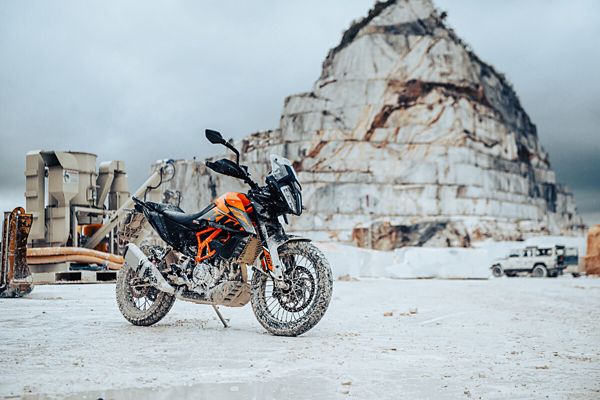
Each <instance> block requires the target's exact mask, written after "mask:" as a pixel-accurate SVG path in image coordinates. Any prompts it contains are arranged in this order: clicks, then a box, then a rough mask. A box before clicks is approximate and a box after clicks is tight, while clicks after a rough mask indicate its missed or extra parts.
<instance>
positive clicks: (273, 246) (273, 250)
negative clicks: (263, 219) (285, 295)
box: [258, 223, 288, 290]
mask: <svg viewBox="0 0 600 400" xmlns="http://www.w3.org/2000/svg"><path fill="white" fill-rule="evenodd" d="M258 226H259V228H260V233H261V236H262V237H263V242H264V243H265V244H266V245H267V250H268V251H269V256H270V258H271V260H270V261H271V265H272V266H273V268H268V271H269V274H270V275H271V277H272V278H273V282H274V283H275V286H277V287H278V288H280V289H283V290H286V289H287V288H288V284H287V283H285V281H284V280H283V263H282V262H281V259H280V258H279V249H278V248H279V245H280V244H281V243H280V241H278V240H277V239H276V237H275V236H269V234H268V232H267V228H266V227H265V225H264V223H259V224H258Z"/></svg>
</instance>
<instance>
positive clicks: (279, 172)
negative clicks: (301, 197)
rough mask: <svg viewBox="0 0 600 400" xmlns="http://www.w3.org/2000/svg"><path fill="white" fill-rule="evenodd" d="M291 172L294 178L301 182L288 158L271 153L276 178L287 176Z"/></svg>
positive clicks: (272, 171)
mask: <svg viewBox="0 0 600 400" xmlns="http://www.w3.org/2000/svg"><path fill="white" fill-rule="evenodd" d="M286 166H288V167H289V168H286ZM290 171H291V173H292V174H293V178H294V179H295V180H296V182H298V183H299V182H300V180H299V179H298V175H297V174H296V171H295V170H294V167H293V166H292V163H291V162H290V160H288V159H287V158H284V157H281V156H278V155H276V154H271V173H272V175H273V177H274V178H275V179H277V180H278V181H280V180H282V179H284V178H286V177H287V176H289V174H290Z"/></svg>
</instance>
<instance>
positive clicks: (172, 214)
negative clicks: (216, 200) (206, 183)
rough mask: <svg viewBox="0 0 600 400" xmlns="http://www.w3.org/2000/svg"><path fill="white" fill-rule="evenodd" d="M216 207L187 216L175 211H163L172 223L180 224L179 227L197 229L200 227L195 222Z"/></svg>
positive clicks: (211, 206) (209, 207)
mask: <svg viewBox="0 0 600 400" xmlns="http://www.w3.org/2000/svg"><path fill="white" fill-rule="evenodd" d="M213 207H214V205H212V204H211V205H210V206H208V207H206V208H205V209H204V210H202V211H200V212H197V213H195V214H186V213H184V212H180V211H175V210H165V211H163V212H162V213H163V215H164V216H165V217H167V218H168V219H170V220H171V221H173V222H175V223H178V224H179V225H183V226H185V227H188V228H197V227H198V226H199V223H198V222H194V221H196V220H198V219H200V218H201V217H202V216H203V215H204V214H206V213H207V212H209V211H210V210H211V209H212V208H213Z"/></svg>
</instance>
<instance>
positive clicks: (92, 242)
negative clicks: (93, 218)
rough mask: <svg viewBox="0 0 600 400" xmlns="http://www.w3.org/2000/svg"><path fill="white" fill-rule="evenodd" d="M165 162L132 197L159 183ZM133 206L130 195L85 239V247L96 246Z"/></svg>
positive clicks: (138, 195)
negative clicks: (100, 226)
mask: <svg viewBox="0 0 600 400" xmlns="http://www.w3.org/2000/svg"><path fill="white" fill-rule="evenodd" d="M165 165H166V164H165V163H163V164H162V165H161V166H160V167H159V168H157V169H156V170H155V171H154V172H153V173H152V175H150V177H149V178H148V180H146V182H144V184H143V185H142V186H140V188H139V189H138V190H137V192H135V193H134V194H133V197H141V196H142V195H143V194H144V193H145V192H146V190H147V189H148V188H151V187H155V186H157V185H158V184H159V183H160V177H161V171H162V170H163V168H164V167H165ZM132 206H133V199H132V197H130V198H129V199H128V200H127V201H126V202H125V203H124V204H123V205H122V206H121V208H119V209H118V210H117V211H116V212H115V213H114V214H113V215H111V216H110V217H109V220H108V222H107V223H105V224H104V225H102V228H100V229H98V230H97V231H96V233H94V235H92V237H91V238H90V239H89V240H88V241H87V243H86V244H85V247H86V248H88V249H93V248H94V247H96V246H98V244H100V242H101V241H102V240H103V239H104V238H105V237H106V235H107V234H108V233H109V232H110V231H111V230H112V229H113V228H114V227H115V226H117V225H118V224H119V218H121V217H122V216H124V215H125V213H126V212H127V211H128V210H129V209H131V208H132Z"/></svg>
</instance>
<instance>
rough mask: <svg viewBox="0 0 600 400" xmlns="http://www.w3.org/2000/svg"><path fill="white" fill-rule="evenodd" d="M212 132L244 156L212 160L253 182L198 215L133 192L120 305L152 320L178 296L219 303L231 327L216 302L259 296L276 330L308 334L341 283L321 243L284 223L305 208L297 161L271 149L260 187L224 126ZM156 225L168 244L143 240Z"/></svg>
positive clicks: (124, 234) (128, 313) (215, 166)
mask: <svg viewBox="0 0 600 400" xmlns="http://www.w3.org/2000/svg"><path fill="white" fill-rule="evenodd" d="M206 137H207V139H208V140H209V141H210V142H211V143H213V144H222V145H224V146H225V147H227V148H228V149H230V150H232V151H233V152H234V153H235V155H236V162H234V161H231V160H229V159H220V160H218V161H215V162H210V161H207V162H206V166H207V167H208V168H210V169H212V170H213V171H215V172H217V173H220V174H223V175H227V176H231V177H234V178H238V179H242V180H243V181H244V182H245V183H247V184H248V185H249V186H250V190H249V191H248V193H246V194H244V193H234V192H230V193H226V194H224V195H222V196H220V197H218V198H217V199H216V200H215V201H214V202H213V203H212V204H210V205H209V206H208V207H207V208H205V209H204V210H202V211H200V212H199V213H196V214H185V213H184V212H183V211H182V210H181V209H180V208H179V207H178V206H174V205H171V204H159V203H153V202H149V201H142V200H140V199H137V198H134V199H133V200H134V203H135V209H134V210H133V211H132V212H131V213H130V214H129V215H128V216H127V218H126V220H125V222H124V224H123V226H122V227H121V229H119V232H120V235H121V237H120V238H119V240H120V244H121V245H122V246H123V249H124V258H125V264H124V266H123V268H122V270H121V272H120V274H119V277H118V280H117V287H116V295H117V303H118V305H119V309H120V311H121V313H122V314H123V316H124V317H125V318H126V319H127V320H128V321H130V322H131V323H132V324H134V325H144V326H148V325H152V324H154V323H156V322H158V321H160V320H161V319H162V318H163V317H164V316H165V315H166V314H167V313H168V312H169V310H170V309H171V307H172V306H173V303H174V301H175V299H176V298H178V299H181V300H185V301H191V302H195V303H200V304H210V305H213V307H214V308H215V311H217V314H218V315H219V318H221V322H223V324H224V325H225V326H227V324H226V322H225V320H224V319H223V317H222V316H221V314H220V313H219V311H218V308H217V307H216V306H217V305H224V306H230V307H241V306H244V305H246V304H247V303H248V302H249V301H250V302H251V303H252V309H253V311H254V314H255V315H256V318H257V319H258V321H259V322H260V324H261V325H262V326H263V327H264V328H265V329H266V330H267V331H269V332H270V333H272V334H274V335H283V336H296V335H300V334H302V333H304V332H306V331H308V330H309V329H311V328H312V327H313V326H315V325H316V324H317V323H318V322H319V321H320V320H321V318H322V317H323V315H324V314H325V311H326V310H327V307H328V306H329V301H330V300H331V291H332V284H333V283H332V276H331V269H330V267H329V263H328V262H327V259H326V258H325V256H324V255H323V254H322V253H321V251H319V249H317V248H316V247H315V246H314V245H313V244H311V243H310V240H308V239H305V238H301V237H296V236H289V235H286V233H285V231H284V229H283V226H282V224H281V223H280V221H279V217H282V218H283V219H285V221H286V222H287V216H286V214H294V215H300V214H301V213H302V210H303V206H302V193H301V190H302V187H301V185H300V182H299V181H298V176H297V175H296V172H295V171H294V169H293V167H292V165H291V163H290V162H289V161H288V160H286V159H285V158H282V157H278V156H275V155H271V168H272V171H271V172H270V173H269V174H268V175H267V177H266V185H265V186H259V185H258V184H257V183H256V182H254V181H253V180H252V179H251V178H250V174H249V173H248V168H247V167H246V166H244V165H240V153H239V152H238V150H237V149H235V147H233V145H231V144H230V143H229V142H227V141H226V140H225V139H223V137H222V136H221V134H220V133H219V132H216V131H212V130H209V129H207V130H206ZM171 166H172V164H171ZM161 176H162V171H161ZM149 227H151V228H152V229H153V230H154V231H155V232H156V233H157V234H158V235H159V236H160V238H161V239H162V241H164V243H166V246H164V245H163V246H156V245H149V244H143V242H144V238H145V237H146V236H147V234H146V233H144V232H147V231H148V230H149V229H148V228H149ZM248 266H250V267H251V270H252V277H251V280H250V281H249V278H248V270H247V267H248Z"/></svg>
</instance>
